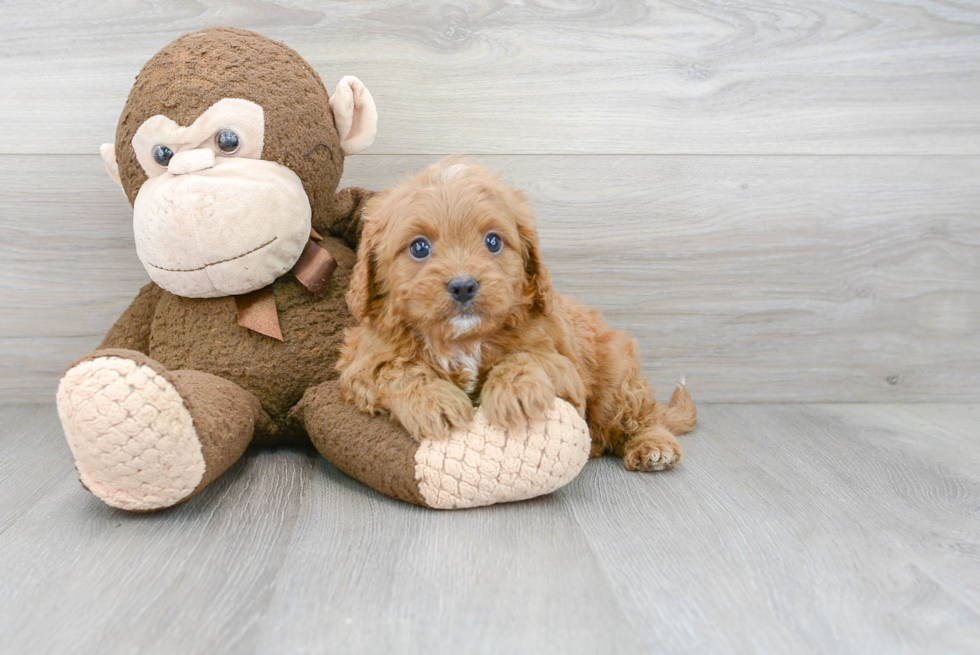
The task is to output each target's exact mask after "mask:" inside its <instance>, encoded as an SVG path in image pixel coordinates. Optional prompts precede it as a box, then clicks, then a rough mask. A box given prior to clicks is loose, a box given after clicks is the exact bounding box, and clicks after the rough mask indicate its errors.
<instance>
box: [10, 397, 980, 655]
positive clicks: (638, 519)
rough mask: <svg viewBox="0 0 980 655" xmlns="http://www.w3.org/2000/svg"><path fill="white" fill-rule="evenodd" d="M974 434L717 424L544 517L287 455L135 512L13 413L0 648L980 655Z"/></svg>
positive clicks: (877, 413)
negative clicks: (364, 478) (87, 486)
mask: <svg viewBox="0 0 980 655" xmlns="http://www.w3.org/2000/svg"><path fill="white" fill-rule="evenodd" d="M927 417H928V418H927ZM978 432H980V406H977V405H972V406H955V405H926V406H907V405H802V406H801V405H775V406H763V405H727V406H726V405H705V406H703V407H702V411H701V422H700V426H699V427H698V428H697V430H696V431H695V432H693V433H692V434H690V435H689V436H687V437H684V447H685V449H686V453H687V456H686V458H685V460H684V462H682V464H681V465H680V467H678V468H677V469H675V470H674V471H671V472H669V473H662V474H640V473H628V472H626V471H624V470H623V469H622V465H621V463H620V462H618V461H617V460H613V459H604V460H599V461H594V462H591V463H590V464H589V465H588V466H587V468H586V470H585V472H584V473H583V474H582V475H581V476H580V477H579V478H578V479H576V480H575V481H573V482H572V483H571V484H570V485H569V486H567V487H566V488H564V489H563V490H561V491H559V492H558V493H556V494H554V495H552V496H550V497H546V498H541V499H537V500H534V501H530V502H526V503H519V504H515V505H503V506H497V507H491V508H483V509H477V510H464V511H459V512H437V511H431V510H425V509H422V508H418V507H414V506H409V505H406V504H401V503H397V502H395V501H392V500H390V499H387V498H385V497H383V496H380V495H379V494H376V493H375V492H372V491H371V490H369V489H367V488H366V487H364V486H362V485H360V484H359V483H357V482H354V481H353V480H351V479H350V478H347V477H345V476H343V475H342V474H340V473H339V472H337V471H336V469H334V468H333V467H332V466H330V465H329V464H327V463H326V462H325V461H323V460H322V459H320V458H319V457H318V456H317V455H316V454H315V453H312V452H305V451H292V450H279V451H259V452H255V453H252V454H250V455H248V456H247V457H246V458H245V459H244V460H243V461H242V462H240V463H239V464H238V465H236V466H234V467H233V468H232V469H231V471H229V472H228V473H226V474H225V475H224V476H222V477H221V478H220V479H219V480H217V481H216V482H215V483H213V484H212V486H211V487H210V488H209V489H208V490H206V491H205V493H203V494H201V495H200V496H197V497H195V498H194V499H191V500H190V501H189V502H188V503H186V504H184V505H181V506H178V507H177V508H174V509H173V510H170V511H165V512H160V513H155V514H143V515H140V514H128V513H125V512H120V511H115V510H112V509H110V508H108V507H106V506H104V505H102V504H101V503H100V502H99V501H98V500H96V499H95V498H94V497H93V496H91V495H90V494H88V493H87V492H85V491H84V490H83V489H82V488H81V486H80V485H79V484H78V481H77V474H76V472H75V471H74V470H72V468H71V465H70V461H71V460H70V455H69V453H68V450H67V447H66V446H65V443H64V439H63V437H62V435H61V431H60V428H59V426H58V421H57V418H56V415H55V410H54V407H53V405H50V404H49V405H43V406H24V405H20V406H5V407H0V462H2V463H3V475H0V635H2V637H3V638H2V639H0V654H3V655H7V654H8V653H9V654H11V655H13V654H14V653H17V654H19V653H26V652H30V653H70V654H76V653H77V654H82V653H100V654H103V653H110V654H112V653H131V652H140V653H173V652H181V653H186V654H187V655H195V654H196V653H212V652H235V653H243V654H250V653H268V652H310V653H318V652H343V653H347V652H351V653H353V652H357V653H391V652H399V653H429V654H437V653H461V654H468V653H486V652H508V653H518V654H520V653H541V652H561V653H570V654H572V655H574V654H577V653H596V652H602V653H649V652H657V653H665V654H671V653H706V654H712V653H732V652H753V653H760V654H762V655H765V654H768V653H780V654H782V653H790V652H792V653H800V654H803V655H805V654H807V653H828V652H834V653H866V652H875V653H882V654H891V653H920V652H928V653H969V652H976V651H977V650H978V649H980V573H978V572H980V521H978V520H977V519H978V518H980V516H978V512H977V507H978V506H980V473H978V472H980V467H978V466H976V465H975V460H976V458H977V452H978V449H977V445H978V437H977V435H978ZM11 464H13V466H11Z"/></svg>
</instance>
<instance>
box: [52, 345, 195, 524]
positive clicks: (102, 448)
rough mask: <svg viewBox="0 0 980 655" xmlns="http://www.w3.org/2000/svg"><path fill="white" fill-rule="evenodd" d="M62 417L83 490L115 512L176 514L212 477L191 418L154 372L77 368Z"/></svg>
mask: <svg viewBox="0 0 980 655" xmlns="http://www.w3.org/2000/svg"><path fill="white" fill-rule="evenodd" d="M58 415H59V416H60V417H61V423H62V425H63V427H64V430H65V436H66V437H67V439H68V446H69V447H70V448H71V452H72V455H74V457H75V467H76V468H77V469H78V473H79V475H80V476H81V480H82V484H83V485H85V487H86V488H87V489H88V490H89V491H91V492H92V493H93V494H95V495H96V496H98V497H99V498H101V499H102V500H103V501H105V502H106V504H108V505H111V506H112V507H118V508H120V509H126V510H135V511H149V510H154V509H161V508H163V507H170V506H171V505H174V504H176V503H178V502H180V501H181V500H183V499H184V498H186V497H188V496H189V495H191V494H192V493H193V492H194V491H195V490H196V488H197V486H198V484H199V483H200V482H201V480H202V478H203V477H204V471H205V463H204V455H203V453H202V450H201V442H200V440H199V439H198V436H197V432H196V430H195V428H194V423H193V421H192V420H191V414H190V412H189V411H188V410H187V407H186V406H185V405H184V401H183V399H182V398H181V396H180V394H179V393H178V392H177V390H176V389H175V388H174V386H173V385H172V384H171V383H170V381H168V380H167V379H166V378H165V377H164V376H163V375H161V374H160V373H159V372H157V371H156V370H154V369H153V368H152V367H150V366H147V365H145V364H139V363H137V362H135V361H133V360H130V359H125V358H123V357H115V356H111V357H95V358H93V359H89V360H86V361H83V362H81V363H79V364H77V365H75V366H74V367H72V368H71V369H69V370H68V371H67V372H66V373H65V375H64V377H62V378H61V383H60V385H59V386H58Z"/></svg>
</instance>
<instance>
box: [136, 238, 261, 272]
mask: <svg viewBox="0 0 980 655" xmlns="http://www.w3.org/2000/svg"><path fill="white" fill-rule="evenodd" d="M278 238H279V237H272V238H271V239H269V240H268V241H266V242H265V243H263V244H262V245H261V246H255V247H254V248H252V249H251V250H249V251H248V252H243V253H242V254H240V255H235V256H234V257H229V258H228V259H221V260H218V261H216V262H211V263H210V264H205V265H204V266H198V267H197V268H164V267H163V266H157V265H156V264H154V263H153V262H147V263H148V264H149V265H150V266H152V267H153V268H156V269H159V270H161V271H168V272H170V273H193V272H194V271H203V270H204V269H206V268H207V267H208V266H215V265H217V264H224V263H225V262H233V261H235V260H236V259H241V258H242V257H245V256H246V255H251V254H252V253H253V252H256V251H258V250H262V249H263V248H265V247H266V246H268V245H269V244H271V243H272V242H273V241H275V240H276V239H278Z"/></svg>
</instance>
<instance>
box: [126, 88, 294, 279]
mask: <svg viewBox="0 0 980 655" xmlns="http://www.w3.org/2000/svg"><path fill="white" fill-rule="evenodd" d="M264 125H265V122H264V113H263V110H262V107H260V106H259V105H257V104H255V103H254V102H250V101H248V100H241V99H237V98H226V99H224V100H220V101H219V102H217V103H215V104H214V105H213V106H212V107H211V108H210V109H208V110H207V111H205V112H204V113H203V114H201V115H200V116H199V117H198V118H197V120H195V121H194V122H193V123H192V124H191V125H189V126H187V127H181V126H180V125H178V124H177V123H176V122H174V121H172V120H170V119H169V118H167V117H165V116H162V115H157V116H153V117H151V118H150V119H148V120H147V121H146V122H144V123H143V125H142V126H140V128H139V129H138V130H137V131H136V135H135V136H134V137H133V149H134V150H135V151H136V158H137V160H138V161H139V163H140V166H142V168H143V170H144V171H145V172H146V174H147V176H148V178H149V179H147V181H146V182H145V183H143V186H142V187H140V190H139V193H138V194H137V196H136V200H135V202H134V203H133V210H134V212H133V228H134V231H135V235H136V252H137V254H138V255H139V258H140V261H141V262H143V266H144V267H145V268H146V271H147V273H149V275H150V279H152V280H153V281H154V282H156V283H157V284H158V285H160V286H161V287H163V288H164V289H166V290H167V291H170V292H171V293H174V294H177V295H179V296H185V297H189V298H212V297H217V296H227V295H235V294H242V293H248V292H249V291H254V290H255V289H260V288H262V287H264V286H266V285H268V284H271V283H272V282H273V281H274V280H275V279H276V278H277V277H279V276H280V275H283V274H284V273H286V272H287V271H289V269H291V268H292V267H293V265H294V264H295V263H296V260H297V259H299V256H300V254H302V252H303V248H304V246H305V245H306V242H307V240H308V239H309V236H310V217H311V210H310V202H309V199H308V198H307V195H306V191H305V190H304V188H303V183H302V181H301V180H300V178H299V177H298V176H297V175H296V174H295V173H294V172H293V171H291V170H290V169H288V168H287V167H285V166H283V165H282V164H279V163H277V162H274V161H265V160H262V159H260V157H261V156H262V147H263V140H264Z"/></svg>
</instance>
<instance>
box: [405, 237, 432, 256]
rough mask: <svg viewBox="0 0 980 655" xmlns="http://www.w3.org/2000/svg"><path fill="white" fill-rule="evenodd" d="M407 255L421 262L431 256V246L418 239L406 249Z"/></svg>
mask: <svg viewBox="0 0 980 655" xmlns="http://www.w3.org/2000/svg"><path fill="white" fill-rule="evenodd" d="M408 254H409V255H411V257H412V259H414V260H416V261H422V260H423V259H425V258H426V257H428V256H429V255H430V254H432V246H430V245H429V242H428V241H426V240H425V239H422V238H418V239H416V240H415V241H413V242H412V245H410V246H409V247H408Z"/></svg>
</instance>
